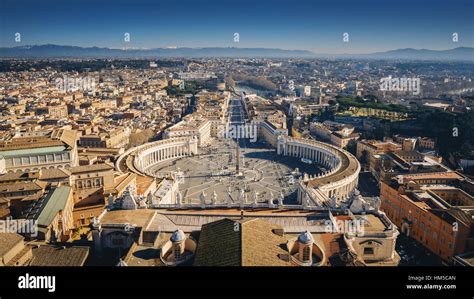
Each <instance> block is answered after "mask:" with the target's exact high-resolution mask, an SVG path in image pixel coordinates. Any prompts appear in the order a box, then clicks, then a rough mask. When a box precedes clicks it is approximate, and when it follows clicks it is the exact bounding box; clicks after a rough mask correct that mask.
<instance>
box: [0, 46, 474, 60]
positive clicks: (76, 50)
mask: <svg viewBox="0 0 474 299" xmlns="http://www.w3.org/2000/svg"><path fill="white" fill-rule="evenodd" d="M0 57H3V58H63V57H64V58H66V57H69V58H160V57H195V58H199V57H231V58H252V57H255V58H258V57H267V58H352V59H408V60H457V61H474V48H471V47H459V48H454V49H450V50H427V49H420V50H417V49H411V48H408V49H398V50H393V51H387V52H377V53H371V54H340V55H334V54H321V53H314V52H311V51H307V50H283V49H270V48H234V47H229V48H218V47H209V48H154V49H110V48H98V47H76V46H59V45H49V44H48V45H35V46H18V47H11V48H8V47H0Z"/></svg>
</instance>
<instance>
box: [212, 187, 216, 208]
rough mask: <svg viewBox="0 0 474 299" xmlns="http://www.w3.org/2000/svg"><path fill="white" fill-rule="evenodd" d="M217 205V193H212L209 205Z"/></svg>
mask: <svg viewBox="0 0 474 299" xmlns="http://www.w3.org/2000/svg"><path fill="white" fill-rule="evenodd" d="M216 203H217V193H216V191H214V192H212V197H211V204H212V205H213V206H215V205H216Z"/></svg>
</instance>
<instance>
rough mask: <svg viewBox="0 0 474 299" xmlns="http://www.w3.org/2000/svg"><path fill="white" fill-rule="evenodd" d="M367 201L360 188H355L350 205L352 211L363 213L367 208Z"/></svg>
mask: <svg viewBox="0 0 474 299" xmlns="http://www.w3.org/2000/svg"><path fill="white" fill-rule="evenodd" d="M366 207H367V203H366V202H365V200H364V198H363V197H362V195H360V192H359V190H357V189H355V190H354V193H353V196H352V203H351V206H350V210H351V212H352V213H356V214H357V213H361V212H364V211H365V210H366Z"/></svg>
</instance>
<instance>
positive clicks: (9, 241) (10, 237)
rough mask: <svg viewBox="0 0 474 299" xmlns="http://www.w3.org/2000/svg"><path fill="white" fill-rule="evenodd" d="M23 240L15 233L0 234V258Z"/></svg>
mask: <svg viewBox="0 0 474 299" xmlns="http://www.w3.org/2000/svg"><path fill="white" fill-rule="evenodd" d="M23 240H24V238H23V236H21V235H19V234H17V233H0V257H3V256H4V255H5V254H6V253H7V252H9V251H10V250H12V249H13V247H15V246H16V245H17V244H18V243H21V242H23Z"/></svg>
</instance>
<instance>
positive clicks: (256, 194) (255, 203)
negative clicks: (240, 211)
mask: <svg viewBox="0 0 474 299" xmlns="http://www.w3.org/2000/svg"><path fill="white" fill-rule="evenodd" d="M252 199H253V204H254V206H256V205H257V204H258V192H257V191H255V190H254V191H253V196H252Z"/></svg>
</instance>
